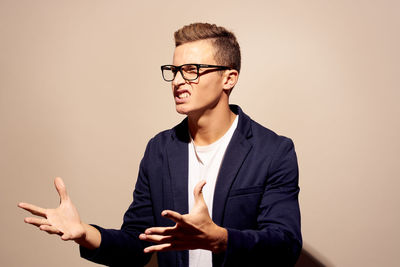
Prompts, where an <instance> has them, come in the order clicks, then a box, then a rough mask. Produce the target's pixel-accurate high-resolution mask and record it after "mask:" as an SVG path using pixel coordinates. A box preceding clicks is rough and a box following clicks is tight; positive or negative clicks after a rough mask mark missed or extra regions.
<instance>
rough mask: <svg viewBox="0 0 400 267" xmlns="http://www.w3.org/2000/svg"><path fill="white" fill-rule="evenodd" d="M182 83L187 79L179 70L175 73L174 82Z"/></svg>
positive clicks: (176, 83) (174, 83)
mask: <svg viewBox="0 0 400 267" xmlns="http://www.w3.org/2000/svg"><path fill="white" fill-rule="evenodd" d="M182 83H185V79H183V77H182V74H181V72H180V71H178V72H177V73H176V75H175V78H174V79H173V80H172V84H173V85H174V86H177V85H179V84H182Z"/></svg>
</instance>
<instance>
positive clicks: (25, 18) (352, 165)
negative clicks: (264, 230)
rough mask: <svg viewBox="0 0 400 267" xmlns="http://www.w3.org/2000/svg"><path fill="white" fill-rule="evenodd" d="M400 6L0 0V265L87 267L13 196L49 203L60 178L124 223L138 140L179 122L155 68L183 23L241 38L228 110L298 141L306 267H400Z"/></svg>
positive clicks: (54, 201)
mask: <svg viewBox="0 0 400 267" xmlns="http://www.w3.org/2000/svg"><path fill="white" fill-rule="evenodd" d="M399 3H400V2H399V1H395V0H393V1H390V0H383V1H345V0H340V1H322V0H321V1H317V0H313V1H312V0H309V1H266V0H263V1H235V0H229V1H227V0H226V1H225V0H220V1H214V0H213V1H210V0H203V1H174V0H171V1H133V0H132V1H127V0H116V1H106V0H71V1H66V0H65V1H53V0H36V1H30V0H0V178H1V181H0V198H1V199H0V200H1V201H0V208H1V227H0V236H1V238H0V266H7V267H13V266H18V267H20V266H32V267H36V266H58V267H64V266H65V267H67V266H79V267H83V266H96V264H94V263H90V262H88V261H85V260H83V259H81V258H80V257H79V253H78V248H77V246H76V245H75V244H74V243H73V242H63V241H61V240H60V239H59V237H58V236H48V235H47V234H45V233H43V232H40V231H39V230H37V229H36V228H35V227H32V226H30V225H26V224H24V222H23V218H24V217H25V216H27V212H25V211H23V210H20V209H18V208H17V203H18V202H20V201H24V202H31V203H34V204H36V205H40V206H43V207H56V206H57V205H58V202H59V199H58V195H57V193H56V191H55V190H54V186H53V179H54V177H56V176H61V177H63V179H64V181H65V183H66V185H67V189H68V192H69V194H70V196H71V198H72V200H73V201H74V203H75V204H76V206H77V207H78V209H79V211H80V214H81V217H82V220H83V221H85V222H87V223H96V224H99V225H102V226H104V227H110V228H119V227H120V225H121V223H122V216H123V213H124V211H125V209H126V208H127V207H128V206H129V204H130V202H131V200H132V190H133V189H134V185H135V181H136V177H137V171H138V165H139V162H140V160H141V157H142V156H143V152H144V149H145V146H146V143H147V142H148V140H149V139H150V138H151V137H153V136H154V135H156V134H157V133H158V132H159V131H161V130H164V129H168V128H171V127H173V126H174V125H175V124H176V123H178V122H180V121H181V120H182V119H183V118H184V117H183V116H181V115H178V114H176V112H175V107H174V101H173V97H172V94H171V87H170V84H169V83H166V82H164V81H163V80H162V77H161V72H160V65H162V64H170V63H171V62H172V54H173V50H174V42H173V32H174V31H175V30H177V29H178V28H180V27H182V26H183V25H186V24H189V23H192V22H211V23H216V24H217V25H222V26H225V27H226V28H228V29H230V30H232V31H233V32H234V33H235V34H236V35H237V38H238V40H239V43H240V45H241V49H242V66H243V67H242V72H241V74H240V78H239V83H238V85H237V86H236V87H235V88H234V91H233V93H232V95H231V103H235V104H239V105H240V106H241V107H242V108H243V110H244V111H245V112H246V113H247V114H248V115H250V116H251V117H252V118H253V119H254V120H256V121H258V122H259V123H261V124H263V125H264V126H266V127H268V128H270V129H272V130H274V131H276V132H277V133H278V134H280V135H285V136H288V137H290V138H292V139H293V141H294V142H295V145H296V151H297V154H298V159H299V167H300V187H301V193H300V205H301V212H302V232H303V238H304V251H303V254H302V257H305V258H303V263H302V264H299V265H302V266H306V265H307V264H306V263H304V262H305V261H307V260H308V261H309V262H313V263H312V264H314V265H312V264H311V263H310V264H309V265H308V266H329V267H330V266H364V267H367V266H398V261H397V257H398V252H399V243H398V240H399V238H400V230H399V225H400V214H399V210H400V209H399V204H400V194H399V187H400V179H399V178H400V177H399V174H400V172H399V166H400V160H399V156H398V151H399V150H400V141H399V130H400V119H399V116H400V107H399V105H398V102H399V100H400V92H399V90H400V88H399V77H400V64H399V62H400V53H399V47H400V35H399V29H400V18H399V17H400V16H399V11H400V4H399ZM151 265H152V266H156V265H155V264H151Z"/></svg>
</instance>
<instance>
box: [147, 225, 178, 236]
mask: <svg viewBox="0 0 400 267" xmlns="http://www.w3.org/2000/svg"><path fill="white" fill-rule="evenodd" d="M176 228H177V227H176V225H175V226H170V227H152V228H148V229H146V230H145V231H144V233H145V234H146V235H154V234H156V235H169V234H171V233H174V232H175V231H176Z"/></svg>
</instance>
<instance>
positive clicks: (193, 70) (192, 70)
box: [183, 66, 197, 73]
mask: <svg viewBox="0 0 400 267" xmlns="http://www.w3.org/2000/svg"><path fill="white" fill-rule="evenodd" d="M183 71H184V72H187V73H196V72H197V68H196V67H195V66H187V67H185V68H183Z"/></svg>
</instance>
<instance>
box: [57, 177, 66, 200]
mask: <svg viewBox="0 0 400 267" xmlns="http://www.w3.org/2000/svg"><path fill="white" fill-rule="evenodd" d="M54 186H55V187H56V189H57V192H58V195H60V201H61V202H62V201H65V200H67V199H68V194H67V189H66V187H65V184H64V181H63V180H62V179H61V178H60V177H56V179H54Z"/></svg>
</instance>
